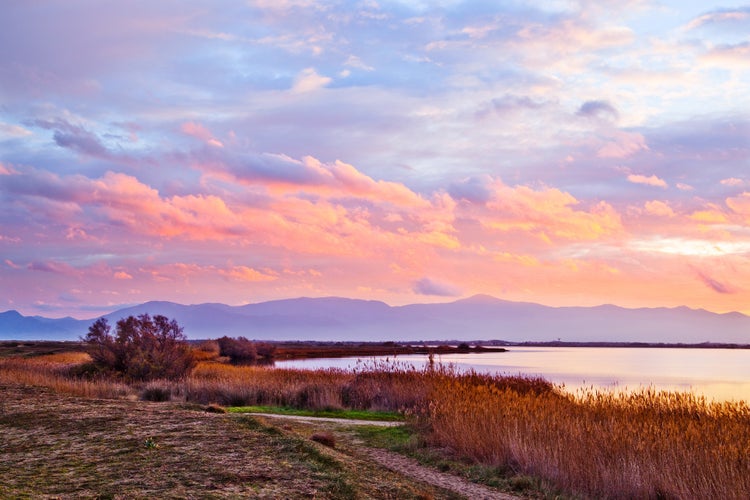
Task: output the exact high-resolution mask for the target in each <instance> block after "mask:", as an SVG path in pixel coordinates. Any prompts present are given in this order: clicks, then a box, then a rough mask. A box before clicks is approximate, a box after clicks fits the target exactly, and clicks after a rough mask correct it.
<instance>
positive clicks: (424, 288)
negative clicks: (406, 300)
mask: <svg viewBox="0 0 750 500" xmlns="http://www.w3.org/2000/svg"><path fill="white" fill-rule="evenodd" d="M412 291H413V292H414V293H416V294H418V295H435V296H438V297H458V296H460V295H461V291H460V290H459V289H458V288H457V287H455V286H453V285H449V284H447V283H441V282H438V281H435V280H433V279H430V278H422V279H420V280H418V281H417V282H415V283H414V287H413V288H412Z"/></svg>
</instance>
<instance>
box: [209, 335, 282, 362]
mask: <svg viewBox="0 0 750 500" xmlns="http://www.w3.org/2000/svg"><path fill="white" fill-rule="evenodd" d="M216 343H217V344H218V345H219V356H226V357H228V358H229V360H230V362H231V363H234V364H253V363H258V362H261V363H270V362H272V361H273V359H274V354H275V352H276V346H275V345H273V344H269V343H267V342H251V341H249V340H248V339H246V338H245V337H238V338H230V337H226V336H224V337H221V338H220V339H218V340H217V341H216Z"/></svg>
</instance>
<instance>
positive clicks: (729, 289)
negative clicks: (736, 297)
mask: <svg viewBox="0 0 750 500" xmlns="http://www.w3.org/2000/svg"><path fill="white" fill-rule="evenodd" d="M695 274H696V275H697V277H698V279H699V280H700V281H701V282H703V284H704V285H706V286H707V287H708V288H710V289H711V290H713V291H714V292H716V293H720V294H724V295H725V294H734V293H737V292H738V290H737V288H735V287H734V286H732V285H730V284H728V283H722V282H721V281H718V280H717V279H715V278H712V277H711V276H709V275H708V274H707V273H705V272H703V271H700V270H697V269H696V271H695Z"/></svg>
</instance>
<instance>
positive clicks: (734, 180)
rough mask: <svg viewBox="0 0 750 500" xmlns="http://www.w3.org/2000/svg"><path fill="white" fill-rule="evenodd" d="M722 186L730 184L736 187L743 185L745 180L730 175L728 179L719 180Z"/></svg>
mask: <svg viewBox="0 0 750 500" xmlns="http://www.w3.org/2000/svg"><path fill="white" fill-rule="evenodd" d="M719 182H720V183H721V185H722V186H731V187H738V186H744V185H745V181H744V180H742V179H738V178H736V177H730V178H728V179H722V180H720V181H719Z"/></svg>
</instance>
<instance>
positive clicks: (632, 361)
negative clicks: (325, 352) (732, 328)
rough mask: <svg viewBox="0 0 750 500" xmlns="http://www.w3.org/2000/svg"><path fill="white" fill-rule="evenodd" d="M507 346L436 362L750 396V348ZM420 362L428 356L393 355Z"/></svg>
mask: <svg viewBox="0 0 750 500" xmlns="http://www.w3.org/2000/svg"><path fill="white" fill-rule="evenodd" d="M508 349H509V350H508V351H507V352H502V353H482V354H448V355H442V356H435V361H436V362H441V363H443V364H453V365H455V366H456V367H457V368H458V369H460V370H467V369H470V368H473V369H474V370H476V371H478V372H483V373H498V374H503V375H518V374H522V375H529V376H541V377H543V378H545V379H547V380H549V381H550V382H554V383H556V384H564V386H565V389H566V390H568V391H572V392H573V391H575V390H577V389H579V388H583V387H594V388H600V389H608V390H633V389H638V388H641V387H653V388H654V389H657V390H662V389H663V390H676V391H692V392H694V393H696V394H700V395H704V396H706V397H707V398H709V399H714V400H717V401H730V400H744V401H749V402H750V349H692V348H691V349H680V348H630V347H510V348H508ZM385 359H386V357H385V356H382V357H374V358H320V359H305V360H292V361H277V362H276V367H278V368H302V369H316V368H342V369H350V368H355V367H363V366H367V363H368V362H370V360H385ZM389 359H390V360H394V359H395V360H397V361H399V362H400V363H407V364H410V365H413V366H415V367H417V368H421V367H423V366H425V364H426V363H427V356H424V355H406V356H397V357H393V356H391V357H389Z"/></svg>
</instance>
